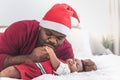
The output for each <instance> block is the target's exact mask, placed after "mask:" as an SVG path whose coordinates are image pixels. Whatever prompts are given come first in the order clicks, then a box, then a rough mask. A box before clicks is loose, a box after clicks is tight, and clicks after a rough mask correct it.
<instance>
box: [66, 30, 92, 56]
mask: <svg viewBox="0 0 120 80" xmlns="http://www.w3.org/2000/svg"><path fill="white" fill-rule="evenodd" d="M67 40H68V41H69V42H70V43H71V45H72V47H73V52H74V54H75V57H79V56H90V55H92V51H91V48H90V43H89V36H88V32H87V31H86V30H85V29H83V28H80V29H78V28H72V29H71V32H70V34H69V35H68V36H67Z"/></svg>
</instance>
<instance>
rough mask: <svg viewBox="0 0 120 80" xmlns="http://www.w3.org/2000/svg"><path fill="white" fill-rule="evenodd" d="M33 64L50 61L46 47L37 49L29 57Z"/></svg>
mask: <svg viewBox="0 0 120 80" xmlns="http://www.w3.org/2000/svg"><path fill="white" fill-rule="evenodd" d="M28 57H29V58H30V59H31V60H32V61H33V62H40V61H45V60H47V59H49V56H48V53H47V51H46V49H45V47H37V48H35V49H34V50H33V51H32V53H31V54H30V55H29V56H28Z"/></svg>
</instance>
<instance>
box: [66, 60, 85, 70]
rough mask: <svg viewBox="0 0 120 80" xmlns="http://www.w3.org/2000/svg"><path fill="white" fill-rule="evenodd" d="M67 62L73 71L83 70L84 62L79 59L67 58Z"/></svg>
mask: <svg viewBox="0 0 120 80" xmlns="http://www.w3.org/2000/svg"><path fill="white" fill-rule="evenodd" d="M66 63H67V64H68V66H69V68H70V70H71V72H81V71H82V70H83V66H82V62H81V60H78V59H67V60H66Z"/></svg>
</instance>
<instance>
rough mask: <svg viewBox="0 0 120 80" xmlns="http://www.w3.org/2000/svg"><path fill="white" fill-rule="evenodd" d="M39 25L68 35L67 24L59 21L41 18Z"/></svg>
mask: <svg viewBox="0 0 120 80" xmlns="http://www.w3.org/2000/svg"><path fill="white" fill-rule="evenodd" d="M40 26H41V27H44V28H47V29H51V30H54V31H57V32H59V33H62V34H65V35H68V33H69V32H70V29H69V28H68V27H67V26H65V25H63V24H60V23H56V22H52V21H48V20H41V21H40Z"/></svg>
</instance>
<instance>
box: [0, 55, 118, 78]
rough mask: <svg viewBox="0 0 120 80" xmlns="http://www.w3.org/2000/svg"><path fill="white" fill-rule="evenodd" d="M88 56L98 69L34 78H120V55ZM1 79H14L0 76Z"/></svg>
mask: <svg viewBox="0 0 120 80" xmlns="http://www.w3.org/2000/svg"><path fill="white" fill-rule="evenodd" d="M86 58H90V59H92V60H93V61H94V62H95V63H96V64H97V68H98V69H97V70H96V71H90V72H79V73H71V74H69V75H62V76H55V75H51V74H45V75H42V76H39V77H36V78H34V79H33V80H120V56H116V55H103V56H92V57H86ZM80 59H81V58H80ZM0 80H12V79H11V78H10V79H9V78H7V79H5V78H0ZM13 80H14V79H13Z"/></svg>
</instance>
